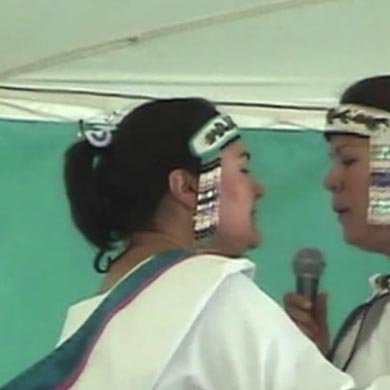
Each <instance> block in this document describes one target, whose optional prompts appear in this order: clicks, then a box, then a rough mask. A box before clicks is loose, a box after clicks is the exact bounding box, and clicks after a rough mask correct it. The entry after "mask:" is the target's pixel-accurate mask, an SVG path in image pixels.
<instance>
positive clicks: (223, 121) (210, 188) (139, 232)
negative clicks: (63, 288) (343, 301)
mask: <svg viewBox="0 0 390 390" xmlns="http://www.w3.org/2000/svg"><path fill="white" fill-rule="evenodd" d="M249 157H250V156H249V153H248V151H247V150H246V148H245V145H244V144H243V142H242V140H241V139H240V131H239V129H238V128H237V126H236V125H235V124H234V122H233V120H232V119H231V118H230V117H228V116H226V115H223V114H221V113H220V112H218V111H217V110H216V108H215V107H214V106H213V105H212V104H211V103H209V102H207V101H205V100H202V99H169V100H157V101H153V102H150V103H147V104H144V105H142V106H140V107H138V108H136V109H135V110H134V111H132V112H130V113H129V114H128V115H127V116H126V117H125V118H124V119H123V120H122V121H121V122H120V124H119V125H118V127H117V130H115V131H114V132H113V133H108V132H105V131H104V130H101V131H98V132H93V131H89V130H87V131H85V139H84V140H82V141H79V142H77V143H76V144H74V145H73V146H71V147H70V149H69V150H68V151H67V153H66V161H65V181H66V190H67V195H68V198H69V202H70V208H71V212H72V216H73V220H74V222H75V224H76V226H77V227H78V228H79V230H80V231H81V233H82V234H83V235H84V236H85V238H86V239H87V240H88V241H89V242H91V243H92V244H93V245H95V246H96V247H97V248H98V256H97V257H96V259H95V262H94V266H95V269H96V270H98V271H99V272H105V273H106V277H105V279H104V283H103V286H102V289H101V291H100V292H99V293H98V295H96V296H95V297H92V298H89V299H86V300H83V301H82V302H79V303H77V304H76V305H74V306H72V307H71V308H70V310H69V313H68V317H67V319H66V321H65V325H64V329H63V332H62V336H61V341H60V344H59V346H58V348H57V349H56V350H55V351H54V352H53V353H52V354H51V355H50V356H48V357H47V358H46V359H44V360H43V361H41V362H39V363H38V364H37V365H36V366H35V367H33V368H32V369H31V370H30V371H27V372H26V373H25V374H24V375H21V376H20V377H19V378H17V379H16V380H15V381H14V382H12V383H11V384H9V385H8V387H6V389H9V390H12V389H13V390H15V389H23V390H28V389H68V388H72V389H83V390H84V389H88V390H91V389H93V390H103V389H104V390H112V389H118V390H119V389H120V390H123V389H131V390H148V389H155V390H190V389H199V390H201V389H203V390H226V389H237V390H313V389H316V390H350V389H352V388H353V384H352V381H351V380H350V378H349V377H348V376H347V375H345V374H343V373H341V372H339V371H338V370H336V369H335V368H334V367H333V366H332V365H331V364H330V363H329V362H328V361H327V360H326V359H325V358H324V357H323V356H322V355H321V354H320V353H319V352H318V350H317V348H316V346H315V345H314V344H313V343H312V342H310V341H309V340H308V339H307V338H306V337H304V336H303V335H302V334H301V332H300V331H299V330H298V329H297V328H296V327H295V326H294V324H293V323H292V322H291V321H290V319H289V318H288V317H287V316H286V314H285V313H284V311H283V310H282V309H281V308H280V307H279V306H278V305H277V304H276V303H275V302H273V301H272V300H271V299H270V298H269V297H268V296H267V295H266V294H265V293H264V292H262V291H261V290H260V289H259V288H258V287H257V286H256V285H255V284H254V283H253V281H252V275H253V271H254V265H253V264H252V263H251V262H250V261H249V260H246V259H243V258H240V256H241V255H242V253H243V252H245V251H246V250H248V249H249V248H253V247H255V246H256V245H258V243H259V242H260V232H259V230H258V229H257V227H256V221H255V215H256V210H257V205H256V204H257V201H258V199H259V198H260V197H261V196H262V194H263V192H264V189H263V187H262V186H261V185H260V184H259V183H258V182H257V181H255V180H254V179H253V177H252V175H251V173H250V167H249ZM118 246H119V247H121V248H122V252H121V253H120V254H119V256H117V257H116V258H115V259H114V260H109V261H104V258H105V256H106V253H107V252H109V251H110V250H112V249H116V248H118ZM34 386H35V387H34Z"/></svg>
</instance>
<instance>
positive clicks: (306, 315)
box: [284, 292, 329, 355]
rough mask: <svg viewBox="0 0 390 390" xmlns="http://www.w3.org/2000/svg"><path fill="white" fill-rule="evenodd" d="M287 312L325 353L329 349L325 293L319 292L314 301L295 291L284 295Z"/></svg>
mask: <svg viewBox="0 0 390 390" xmlns="http://www.w3.org/2000/svg"><path fill="white" fill-rule="evenodd" d="M284 305H285V308H286V312H287V314H288V315H289V316H290V318H291V319H292V320H293V321H294V322H295V324H296V325H297V326H298V328H299V329H300V330H301V331H302V332H303V333H304V334H305V335H306V336H307V337H309V338H310V339H311V340H312V341H313V342H314V343H315V344H316V345H317V347H318V348H319V350H320V351H321V352H322V353H323V354H324V355H325V354H326V353H327V352H328V351H329V329H328V321H327V295H326V294H323V293H322V294H319V295H318V296H317V299H316V300H315V301H314V302H311V301H310V300H309V299H307V298H305V297H304V296H302V295H299V294H297V293H291V292H290V293H287V294H286V295H285V296H284Z"/></svg>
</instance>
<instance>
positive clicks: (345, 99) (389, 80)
mask: <svg viewBox="0 0 390 390" xmlns="http://www.w3.org/2000/svg"><path fill="white" fill-rule="evenodd" d="M340 103H341V104H358V105H362V106H367V107H373V108H377V109H380V110H385V111H389V112H390V75H389V76H386V75H385V76H375V77H369V78H366V79H363V80H359V81H358V82H356V83H354V84H352V85H351V86H350V87H349V88H347V89H346V91H345V92H344V93H343V94H342V96H341V98H340Z"/></svg>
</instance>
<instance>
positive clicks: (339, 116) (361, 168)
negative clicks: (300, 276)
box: [286, 76, 390, 386]
mask: <svg viewBox="0 0 390 390" xmlns="http://www.w3.org/2000/svg"><path fill="white" fill-rule="evenodd" d="M326 138H327V139H328V141H329V144H330V154H331V156H332V162H333V164H332V168H331V170H330V172H329V174H328V175H327V177H326V179H325V186H326V188H327V189H328V190H329V191H330V192H331V195H332V208H333V210H334V212H335V213H336V214H337V215H338V219H339V221H340V224H341V226H342V228H343V233H344V239H345V240H346V242H348V243H349V244H351V245H353V246H356V247H358V248H361V249H364V250H366V251H370V252H375V253H381V254H383V255H385V256H388V257H389V256H390V207H389V206H390V76H381V77H372V78H368V79H364V80H361V81H359V82H357V83H355V84H354V85H352V86H351V87H349V88H348V89H347V90H346V91H345V92H344V94H343V95H342V97H341V99H340V106H339V107H336V108H334V109H331V110H330V111H329V112H328V115H327V129H326ZM372 283H373V287H374V297H373V298H372V299H370V300H369V301H368V302H365V303H364V304H362V305H361V306H359V307H358V308H357V309H356V310H354V311H353V313H351V315H350V316H349V317H348V318H347V320H346V321H345V323H344V325H343V326H342V328H341V330H340V332H339V334H338V336H337V337H336V339H335V342H334V345H333V347H332V348H330V349H329V347H328V345H329V337H328V331H327V321H326V307H325V299H324V296H320V297H319V299H318V301H317V302H315V303H314V305H312V304H311V303H310V302H308V301H307V300H305V299H304V298H303V297H300V296H298V295H297V294H287V295H286V307H287V311H288V313H289V314H290V316H291V318H292V319H293V320H294V321H295V322H296V323H297V324H298V326H299V327H300V328H301V329H302V330H303V331H304V332H305V333H306V334H307V335H308V336H309V337H310V338H311V339H312V340H313V341H315V342H316V343H317V345H318V346H319V347H320V349H321V350H322V351H323V352H324V353H325V354H327V355H328V357H329V359H330V360H331V361H332V362H333V363H334V364H335V365H336V366H337V367H339V368H341V369H343V370H344V371H346V372H347V373H349V374H350V375H352V377H353V378H354V379H355V381H356V382H357V384H358V385H360V386H366V385H367V384H369V383H370V382H371V381H372V380H373V379H374V378H376V377H379V376H382V375H388V374H390V336H389V334H388V331H389V327H390V278H389V277H388V276H386V275H382V276H379V277H378V276H377V277H375V278H374V279H373V280H372Z"/></svg>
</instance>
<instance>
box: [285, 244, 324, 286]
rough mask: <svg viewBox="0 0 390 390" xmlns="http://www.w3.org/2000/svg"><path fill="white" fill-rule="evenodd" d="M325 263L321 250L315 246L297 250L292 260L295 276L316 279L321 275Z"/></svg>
mask: <svg viewBox="0 0 390 390" xmlns="http://www.w3.org/2000/svg"><path fill="white" fill-rule="evenodd" d="M325 265H326V264H325V260H324V256H323V254H322V252H321V251H319V250H318V249H316V248H303V249H301V250H299V251H298V252H297V253H296V254H295V256H294V258H293V262H292V266H293V270H294V274H295V276H297V277H311V278H316V279H318V278H319V277H320V276H321V275H322V272H323V271H324V268H325Z"/></svg>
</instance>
